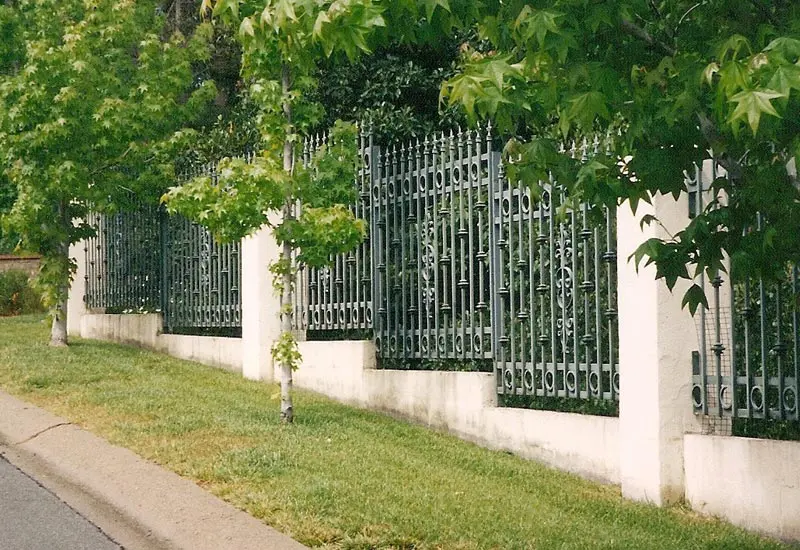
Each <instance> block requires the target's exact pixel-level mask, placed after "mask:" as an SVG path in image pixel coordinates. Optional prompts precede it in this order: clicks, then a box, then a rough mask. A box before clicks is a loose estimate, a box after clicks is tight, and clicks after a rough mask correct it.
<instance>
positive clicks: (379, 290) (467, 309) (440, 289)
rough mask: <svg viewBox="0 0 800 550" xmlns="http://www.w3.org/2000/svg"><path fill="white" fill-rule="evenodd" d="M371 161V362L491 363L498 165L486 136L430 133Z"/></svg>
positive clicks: (467, 132) (489, 140)
mask: <svg viewBox="0 0 800 550" xmlns="http://www.w3.org/2000/svg"><path fill="white" fill-rule="evenodd" d="M377 160H378V164H377V167H376V172H375V173H374V178H375V179H374V180H373V182H372V186H371V187H372V219H371V226H370V227H371V233H372V242H371V244H372V246H373V262H374V263H373V265H374V266H375V269H374V272H373V276H374V278H375V294H374V296H375V307H376V310H377V315H376V318H375V344H376V348H377V349H378V353H379V356H380V357H382V358H385V359H397V360H426V361H440V360H458V361H475V360H484V359H490V358H491V357H492V346H491V344H492V340H491V311H490V286H489V285H490V279H489V276H490V269H489V256H490V253H489V231H488V220H489V212H488V208H489V193H490V191H489V189H490V180H491V177H492V171H493V166H495V165H496V164H497V162H498V160H499V156H498V155H497V153H494V152H492V151H491V135H490V132H489V131H488V130H487V131H465V132H459V133H457V134H455V135H454V134H453V133H450V134H449V135H439V136H435V137H432V138H427V139H425V140H424V141H422V142H419V141H418V142H415V143H410V144H405V145H402V146H400V147H396V146H395V147H392V148H391V149H388V148H387V149H386V150H385V151H381V154H379V155H378V159H377ZM373 161H374V158H373Z"/></svg>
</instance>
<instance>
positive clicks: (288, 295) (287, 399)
mask: <svg viewBox="0 0 800 550" xmlns="http://www.w3.org/2000/svg"><path fill="white" fill-rule="evenodd" d="M290 79H291V74H290V72H289V65H287V64H286V63H284V64H283V66H282V67H281V90H282V91H283V116H284V118H285V119H286V123H287V125H288V127H289V128H291V124H292V106H291V104H290V103H289V95H288V94H289V87H290V84H291V81H290ZM287 132H291V129H290V130H288V131H287ZM293 156H294V150H293V145H292V141H291V139H290V136H289V135H288V134H287V136H286V137H285V139H284V142H283V169H284V170H285V171H286V172H291V171H292V162H293V160H294V159H293ZM291 215H292V202H291V198H289V199H287V201H286V203H285V204H284V205H283V219H284V220H288V219H289V218H290V217H291ZM281 261H282V262H284V263H285V265H291V261H292V249H291V247H290V245H289V243H286V242H285V243H283V249H282V250H281ZM282 283H283V292H282V293H281V332H283V333H288V332H291V330H292V275H291V272H290V270H285V271H284V274H283V281H282ZM280 371H281V372H280V381H281V422H284V423H287V424H289V423H291V422H292V421H293V420H294V408H293V406H292V366H291V365H290V364H288V363H287V362H286V361H283V362H282V363H281V364H280Z"/></svg>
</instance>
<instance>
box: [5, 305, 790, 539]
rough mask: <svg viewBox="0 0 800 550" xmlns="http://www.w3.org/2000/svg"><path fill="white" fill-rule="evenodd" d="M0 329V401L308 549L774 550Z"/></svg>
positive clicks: (164, 366)
mask: <svg viewBox="0 0 800 550" xmlns="http://www.w3.org/2000/svg"><path fill="white" fill-rule="evenodd" d="M46 332H47V331H46V327H45V326H44V325H43V323H42V322H41V320H40V318H34V317H21V318H7V319H0V387H2V388H3V389H5V390H6V391H8V392H10V393H13V394H15V395H18V396H20V397H22V398H23V399H26V400H28V401H30V402H32V403H35V404H37V405H40V406H42V407H44V408H46V409H49V410H51V411H54V412H55V413H57V414H59V415H62V416H65V417H67V418H69V419H70V420H72V421H73V422H76V423H78V424H80V425H82V426H84V427H86V428H87V429H89V430H91V431H93V432H95V433H97V434H99V435H101V436H103V437H105V438H106V439H108V440H110V441H111V442H113V443H115V444H118V445H122V446H125V447H128V448H130V449H132V450H133V451H135V452H136V453H138V454H139V455H141V456H143V457H146V458H148V459H151V460H153V461H155V462H157V463H159V464H161V465H163V466H165V467H167V468H169V469H171V470H174V471H175V472H177V473H179V474H180V475H183V476H185V477H188V478H191V479H193V480H195V481H197V482H198V483H199V484H200V485H202V486H204V487H205V488H207V489H208V490H210V491H211V492H213V493H215V494H217V495H219V496H220V497H222V498H224V499H225V500H228V501H229V502H231V503H233V504H234V505H236V506H238V507H240V508H242V509H244V510H246V511H248V512H249V513H251V514H253V515H254V516H256V517H259V518H262V519H263V520H264V521H266V522H267V523H269V524H270V525H273V526H274V527H276V528H278V529H280V530H282V531H284V532H286V533H288V534H290V535H292V536H293V537H295V538H297V539H298V540H300V541H301V542H303V543H305V544H307V545H310V546H316V547H322V548H347V549H368V548H403V549H409V550H410V549H427V548H443V549H477V548H497V549H523V548H537V549H549V548H559V549H561V548H579V549H583V548H634V549H647V548H654V549H655V548H657V549H672V548H674V549H681V550H684V549H688V548H717V549H733V548H736V549H739V548H780V547H781V546H780V545H779V544H778V543H776V542H772V541H767V540H764V539H762V538H759V537H757V536H755V535H752V534H749V533H746V532H744V531H741V530H739V529H736V528H733V527H731V526H730V525H727V524H725V523H722V522H719V521H716V520H711V519H706V518H701V517H699V516H697V515H695V514H693V513H692V512H690V511H687V510H686V509H684V508H682V507H673V508H670V509H657V508H654V507H650V506H644V505H640V504H634V503H630V502H626V501H624V500H623V499H622V498H621V497H620V495H619V491H618V489H616V488H614V487H608V486H602V485H597V484H593V483H590V482H587V481H584V480H581V479H579V478H577V477H574V476H571V475H568V474H564V473H560V472H557V471H554V470H551V469H548V468H545V467H543V466H541V465H539V464H536V463H533V462H528V461H524V460H521V459H518V458H516V457H514V456H510V455H507V454H504V453H497V452H491V451H487V450H484V449H481V448H478V447H476V446H474V445H471V444H468V443H464V442H462V441H459V440H458V439H456V438H453V437H450V436H447V435H442V434H438V433H433V432H430V431H428V430H426V429H424V428H421V427H419V426H412V425H408V424H405V423H403V422H399V421H396V420H393V419H391V418H388V417H386V416H383V415H380V414H374V413H370V412H364V411H359V410H356V409H352V408H349V407H345V406H342V405H339V404H336V403H334V402H332V401H330V400H328V399H324V398H322V397H319V396H317V395H314V394H310V393H305V392H300V391H298V392H297V394H296V411H297V414H298V418H297V422H296V424H295V425H293V426H290V427H285V426H281V425H280V424H279V423H278V422H277V417H278V403H277V401H276V397H275V396H274V394H275V391H276V388H275V387H274V386H272V385H268V384H261V383H254V382H248V381H246V380H244V379H242V378H241V377H240V376H238V375H235V374H231V373H227V372H224V371H221V370H215V369H211V368H206V367H203V366H200V365H197V364H194V363H190V362H187V361H180V360H176V359H172V358H169V357H166V356H163V355H159V354H155V353H150V352H147V351H143V350H139V349H135V348H129V347H122V346H116V345H113V344H107V343H101V342H90V341H80V340H78V341H76V342H74V343H73V345H72V346H71V347H70V348H69V349H51V348H49V347H48V346H47V345H46V344H45V342H46Z"/></svg>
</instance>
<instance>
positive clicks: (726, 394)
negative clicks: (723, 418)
mask: <svg viewBox="0 0 800 550" xmlns="http://www.w3.org/2000/svg"><path fill="white" fill-rule="evenodd" d="M719 404H720V405H721V406H722V408H723V409H725V410H726V411H729V410H731V407H732V406H733V403H732V402H731V396H730V388H728V386H721V387H720V388H719Z"/></svg>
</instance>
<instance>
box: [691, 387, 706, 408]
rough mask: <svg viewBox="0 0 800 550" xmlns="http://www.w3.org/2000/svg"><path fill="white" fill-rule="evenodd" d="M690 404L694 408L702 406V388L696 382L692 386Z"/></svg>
mask: <svg viewBox="0 0 800 550" xmlns="http://www.w3.org/2000/svg"><path fill="white" fill-rule="evenodd" d="M692 404H693V405H694V408H695V409H701V408H702V407H703V388H701V387H700V386H698V385H697V384H695V385H694V387H692Z"/></svg>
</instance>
